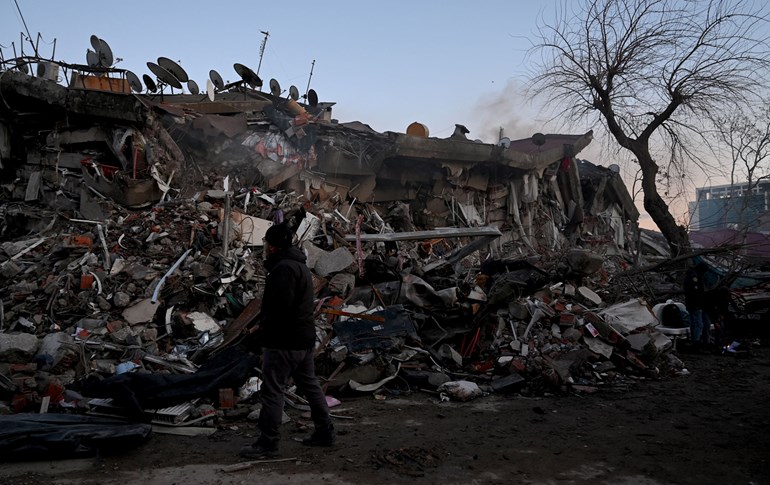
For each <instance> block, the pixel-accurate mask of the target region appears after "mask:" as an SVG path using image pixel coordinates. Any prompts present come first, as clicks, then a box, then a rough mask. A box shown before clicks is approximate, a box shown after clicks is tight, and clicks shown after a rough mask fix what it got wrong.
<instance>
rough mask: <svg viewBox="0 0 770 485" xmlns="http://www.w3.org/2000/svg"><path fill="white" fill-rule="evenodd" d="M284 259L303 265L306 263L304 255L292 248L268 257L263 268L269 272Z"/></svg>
mask: <svg viewBox="0 0 770 485" xmlns="http://www.w3.org/2000/svg"><path fill="white" fill-rule="evenodd" d="M284 259H292V260H294V261H298V262H300V263H303V264H305V261H307V258H306V257H305V253H303V252H302V251H300V250H299V249H297V248H295V247H294V246H292V247H289V248H286V249H281V250H279V251H277V252H275V253H273V254H271V255H270V256H268V257H267V259H266V260H265V268H267V270H268V271H270V270H272V269H273V268H274V267H275V265H276V264H278V262H279V261H282V260H284Z"/></svg>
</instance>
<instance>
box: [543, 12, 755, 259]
mask: <svg viewBox="0 0 770 485" xmlns="http://www.w3.org/2000/svg"><path fill="white" fill-rule="evenodd" d="M767 27H768V11H767V7H765V6H762V5H760V6H757V5H756V4H754V3H751V2H744V1H741V0H585V1H583V2H581V3H580V4H577V3H573V2H564V4H563V6H562V7H561V9H560V10H559V11H558V12H557V15H556V19H555V20H553V21H550V23H549V21H541V22H540V25H539V38H538V39H537V41H536V43H535V45H534V46H533V49H532V51H531V54H533V55H534V59H535V62H534V69H535V72H534V73H533V78H532V87H533V88H535V89H537V90H538V92H542V93H544V94H546V95H548V96H550V100H551V101H552V102H554V103H555V104H556V106H559V107H560V108H559V109H558V110H557V113H558V115H560V116H563V117H565V118H566V119H568V120H571V121H578V120H585V119H586V118H589V119H590V118H592V117H596V119H597V121H599V122H600V124H601V126H602V127H603V128H605V129H606V130H607V131H608V132H609V134H610V135H611V136H612V137H613V138H614V139H615V140H617V142H618V143H619V144H620V146H621V147H623V148H624V149H627V150H629V151H630V152H631V153H632V154H633V156H634V158H635V159H636V160H637V163H638V164H639V168H640V170H641V172H642V190H643V193H644V208H645V210H646V211H647V212H648V213H649V215H650V217H651V218H652V220H653V221H654V222H655V223H656V224H657V226H658V228H659V229H660V231H661V232H662V233H663V235H664V236H665V237H666V239H667V240H668V242H669V245H670V247H671V249H672V251H673V253H674V254H675V255H676V254H680V253H682V252H683V251H687V250H688V249H689V239H688V237H687V231H686V229H685V227H684V226H680V225H678V224H677V222H676V220H675V219H674V217H673V215H672V214H671V211H670V209H669V206H668V204H667V203H666V201H665V200H664V199H663V197H662V196H661V194H660V193H659V191H658V186H657V184H658V183H667V182H668V181H667V179H668V178H669V177H670V179H679V180H681V179H682V177H684V176H685V174H687V173H688V170H689V169H691V168H693V164H694V165H695V166H700V167H701V168H702V169H703V168H705V166H706V164H705V162H704V158H703V157H702V156H701V154H702V153H703V152H702V151H701V150H700V148H701V147H702V146H703V144H704V143H707V142H708V141H709V140H707V138H706V136H705V134H706V133H707V132H709V130H708V129H707V127H708V126H713V123H715V122H716V121H717V119H718V117H719V116H720V115H722V114H723V113H725V112H729V111H731V110H733V109H735V108H737V107H740V106H743V105H745V104H746V103H748V102H749V101H750V99H752V98H753V97H754V96H755V95H757V94H758V93H757V92H758V91H760V90H761V89H762V88H761V87H762V86H763V85H766V80H765V79H764V78H766V77H767V73H768V72H770V70H768V67H769V66H770V56H769V55H768V51H769V49H768V30H766V29H767ZM763 29H764V30H763ZM661 168H662V169H663V170H662V171H661ZM670 179H669V180H670Z"/></svg>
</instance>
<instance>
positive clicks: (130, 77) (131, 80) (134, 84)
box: [126, 71, 144, 93]
mask: <svg viewBox="0 0 770 485" xmlns="http://www.w3.org/2000/svg"><path fill="white" fill-rule="evenodd" d="M126 80H127V81H128V85H129V86H131V89H132V90H133V91H134V92H135V93H141V92H142V89H144V86H142V81H140V80H139V76H137V75H136V74H134V73H133V72H131V71H126Z"/></svg>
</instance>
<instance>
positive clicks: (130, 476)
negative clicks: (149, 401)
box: [0, 348, 770, 485]
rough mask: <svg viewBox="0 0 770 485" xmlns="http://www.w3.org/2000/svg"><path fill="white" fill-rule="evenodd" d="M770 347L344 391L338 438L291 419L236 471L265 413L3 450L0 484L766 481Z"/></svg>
mask: <svg viewBox="0 0 770 485" xmlns="http://www.w3.org/2000/svg"><path fill="white" fill-rule="evenodd" d="M768 357H770V355H768V352H767V349H764V348H763V349H761V351H758V352H757V353H756V355H754V356H753V357H752V358H751V359H734V358H730V357H727V358H725V357H723V356H710V355H688V356H687V361H688V366H689V369H690V370H691V371H692V375H691V376H690V377H688V378H687V379H670V380H662V381H651V380H645V381H639V382H635V383H634V384H633V385H631V386H630V387H629V389H628V390H626V391H622V392H610V393H603V394H598V395H596V394H595V395H592V396H589V397H582V396H577V395H571V396H558V397H555V396H551V397H540V398H521V397H501V396H496V397H488V398H485V399H480V400H476V401H472V402H469V403H455V402H443V403H441V402H439V400H438V399H436V398H434V397H433V396H431V395H428V394H420V393H417V394H412V395H402V396H400V395H389V396H388V398H387V399H385V400H375V399H372V398H371V397H370V396H365V397H359V398H356V399H353V400H350V401H347V402H346V403H345V408H347V409H349V414H350V416H352V417H354V419H353V420H346V421H340V420H338V421H336V425H337V426H338V427H339V429H340V430H344V432H345V434H344V435H341V436H340V440H339V444H338V446H337V447H335V448H333V449H331V450H321V449H308V448H306V447H304V446H302V445H301V444H300V443H297V442H295V441H293V440H292V438H294V437H297V436H303V435H304V432H300V431H297V430H296V429H292V430H290V431H289V430H287V438H288V439H287V440H285V446H284V450H285V451H284V453H283V454H282V455H283V456H284V457H286V458H294V459H293V460H291V461H289V462H281V463H273V464H264V465H259V466H255V467H251V468H248V469H245V470H241V471H235V472H229V473H227V472H224V471H222V469H223V468H225V467H228V466H231V465H236V464H238V463H240V462H239V461H238V459H237V458H236V456H235V454H236V452H237V450H238V448H239V447H240V446H241V445H242V444H243V443H246V442H248V441H249V440H250V439H253V437H254V435H255V434H256V427H255V425H254V424H253V423H247V422H244V421H241V420H238V419H234V420H226V421H225V422H224V423H223V427H222V430H221V431H218V432H217V433H216V434H213V435H211V436H208V437H203V436H198V437H183V436H173V435H155V436H153V437H152V439H150V441H148V442H147V443H146V444H144V445H143V446H142V447H139V448H135V449H133V450H131V451H128V452H126V453H121V454H117V455H112V456H100V457H98V458H93V457H91V458H83V459H75V460H65V461H61V460H59V461H44V462H21V463H5V464H3V467H2V472H0V474H1V475H2V478H0V483H2V484H9V485H10V484H13V485H22V484H30V485H31V484H36V483H51V484H57V485H64V484H70V483H83V484H94V485H95V484H105V485H110V484H126V485H128V484H132V485H133V484H140V483H147V482H148V481H152V482H153V483H158V484H172V483H212V484H213V483H217V484H223V485H225V484H241V483H254V482H257V481H260V482H262V483H276V484H282V483H285V484H289V483H292V484H294V483H296V484H302V483H307V484H311V483H319V482H329V483H332V482H333V483H341V484H348V483H349V484H353V483H405V482H407V481H414V480H417V481H418V482H419V483H479V484H481V483H501V484H502V483H523V484H528V483H531V484H552V483H565V484H589V483H634V484H648V485H656V484H701V483H757V484H762V483H768V481H767V477H768V472H767V467H768V465H769V464H768V458H769V457H768V453H767V450H768V447H769V446H770V442H768V436H770V433H769V431H770V418H768V414H767V409H766V405H765V403H766V401H767V398H768V397H769V396H770V388H769V386H770V366H768V365H767V362H768ZM289 413H290V414H291V415H294V416H300V412H295V411H292V410H289ZM292 428H293V427H292ZM694 443H698V448H697V449H698V450H699V451H698V452H697V453H695V452H693V449H694V445H693V444H694ZM749 444H750V446H749ZM728 464H729V466H727V465H728Z"/></svg>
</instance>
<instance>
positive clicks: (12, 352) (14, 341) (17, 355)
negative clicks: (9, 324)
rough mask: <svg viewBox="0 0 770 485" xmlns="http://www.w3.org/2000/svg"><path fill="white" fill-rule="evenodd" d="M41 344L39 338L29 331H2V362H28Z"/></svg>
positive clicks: (0, 354)
mask: <svg viewBox="0 0 770 485" xmlns="http://www.w3.org/2000/svg"><path fill="white" fill-rule="evenodd" d="M39 345H40V342H39V341H38V338H37V337H35V336H34V335H32V334H29V333H0V362H5V363H9V364H24V363H27V362H29V361H30V359H31V358H32V356H33V355H35V352H37V349H38V347H39Z"/></svg>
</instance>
